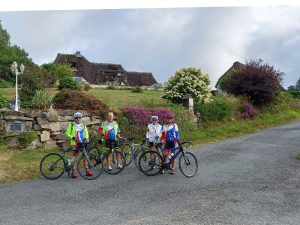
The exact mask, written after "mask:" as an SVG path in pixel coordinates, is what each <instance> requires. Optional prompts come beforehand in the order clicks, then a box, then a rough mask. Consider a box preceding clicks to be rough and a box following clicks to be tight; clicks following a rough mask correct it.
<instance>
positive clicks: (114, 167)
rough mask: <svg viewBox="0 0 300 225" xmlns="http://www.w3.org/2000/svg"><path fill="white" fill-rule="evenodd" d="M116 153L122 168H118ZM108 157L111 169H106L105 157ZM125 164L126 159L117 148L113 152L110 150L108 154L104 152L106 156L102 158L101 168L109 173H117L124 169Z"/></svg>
mask: <svg viewBox="0 0 300 225" xmlns="http://www.w3.org/2000/svg"><path fill="white" fill-rule="evenodd" d="M117 155H119V156H120V161H119V162H121V163H122V165H121V166H122V168H118V165H117V164H118V163H117V159H116V157H117ZM107 157H108V158H110V159H111V160H112V163H111V166H112V170H109V169H108V163H107V159H106V158H107ZM125 165H126V159H125V156H124V154H123V153H122V152H120V151H119V150H114V152H110V153H108V154H106V156H105V157H104V159H103V168H104V171H105V172H106V173H108V174H110V175H117V174H119V173H121V172H122V171H123V170H124V169H125Z"/></svg>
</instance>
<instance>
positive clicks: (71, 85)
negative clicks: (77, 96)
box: [58, 77, 80, 90]
mask: <svg viewBox="0 0 300 225" xmlns="http://www.w3.org/2000/svg"><path fill="white" fill-rule="evenodd" d="M58 89H59V90H62V89H71V90H80V84H79V83H78V82H76V81H75V80H73V79H72V78H71V77H64V78H62V79H61V80H60V81H59V85H58Z"/></svg>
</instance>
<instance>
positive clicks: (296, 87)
mask: <svg viewBox="0 0 300 225" xmlns="http://www.w3.org/2000/svg"><path fill="white" fill-rule="evenodd" d="M295 89H296V90H297V91H300V78H299V79H298V80H297V83H296V85H295Z"/></svg>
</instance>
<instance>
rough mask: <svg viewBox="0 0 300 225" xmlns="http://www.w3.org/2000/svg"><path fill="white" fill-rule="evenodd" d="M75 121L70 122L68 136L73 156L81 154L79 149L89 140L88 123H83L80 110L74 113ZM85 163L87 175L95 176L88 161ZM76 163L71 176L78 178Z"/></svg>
mask: <svg viewBox="0 0 300 225" xmlns="http://www.w3.org/2000/svg"><path fill="white" fill-rule="evenodd" d="M73 117H74V122H72V123H69V125H68V128H67V131H66V137H67V138H68V139H69V143H70V146H71V147H72V152H73V156H75V157H78V156H79V149H80V148H81V147H82V145H83V144H85V143H88V142H89V132H88V130H87V128H86V125H84V124H82V123H81V121H80V119H81V118H82V114H81V113H80V112H76V113H74V115H73ZM84 164H85V167H86V176H93V175H94V174H93V172H92V171H90V170H89V169H88V168H87V165H86V161H85V160H84ZM75 169H76V168H75V165H74V166H72V172H71V177H72V178H76V177H77V176H78V175H77V173H75Z"/></svg>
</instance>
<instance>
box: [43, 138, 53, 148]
mask: <svg viewBox="0 0 300 225" xmlns="http://www.w3.org/2000/svg"><path fill="white" fill-rule="evenodd" d="M44 146H45V148H53V147H55V146H56V141H54V140H51V139H50V140H48V141H45V142H44Z"/></svg>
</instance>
